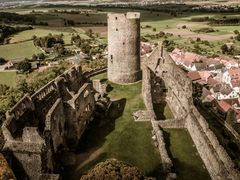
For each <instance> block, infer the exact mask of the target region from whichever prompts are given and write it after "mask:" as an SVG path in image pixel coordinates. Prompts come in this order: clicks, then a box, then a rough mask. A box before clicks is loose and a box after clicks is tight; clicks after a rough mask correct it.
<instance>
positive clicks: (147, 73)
mask: <svg viewBox="0 0 240 180" xmlns="http://www.w3.org/2000/svg"><path fill="white" fill-rule="evenodd" d="M142 97H143V101H144V104H145V106H146V108H147V110H148V111H149V112H150V114H151V116H152V118H153V119H156V115H155V112H154V110H153V100H152V94H151V70H150V69H149V68H148V67H146V66H144V67H143V69H142Z"/></svg>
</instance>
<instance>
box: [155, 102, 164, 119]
mask: <svg viewBox="0 0 240 180" xmlns="http://www.w3.org/2000/svg"><path fill="white" fill-rule="evenodd" d="M166 105H167V103H166V102H161V103H153V110H154V112H155V114H156V117H157V119H161V120H165V119H167V118H166V116H165V115H164V110H165V107H166Z"/></svg>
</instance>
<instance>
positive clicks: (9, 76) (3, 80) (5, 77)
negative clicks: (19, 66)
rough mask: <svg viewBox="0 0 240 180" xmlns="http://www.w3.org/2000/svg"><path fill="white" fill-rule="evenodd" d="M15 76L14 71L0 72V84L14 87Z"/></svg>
mask: <svg viewBox="0 0 240 180" xmlns="http://www.w3.org/2000/svg"><path fill="white" fill-rule="evenodd" d="M16 79H17V74H16V72H15V71H5V72H0V84H5V85H7V86H10V87H15V86H16Z"/></svg>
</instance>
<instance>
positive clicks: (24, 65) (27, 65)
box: [16, 60, 32, 72]
mask: <svg viewBox="0 0 240 180" xmlns="http://www.w3.org/2000/svg"><path fill="white" fill-rule="evenodd" d="M31 68H32V66H31V63H29V62H28V61H26V60H25V61H22V62H20V63H19V64H17V65H16V69H17V70H19V71H21V72H28V71H30V70H31Z"/></svg>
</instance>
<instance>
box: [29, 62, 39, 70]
mask: <svg viewBox="0 0 240 180" xmlns="http://www.w3.org/2000/svg"><path fill="white" fill-rule="evenodd" d="M30 64H31V69H32V70H34V69H38V67H39V65H40V63H39V61H32V62H30Z"/></svg>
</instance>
